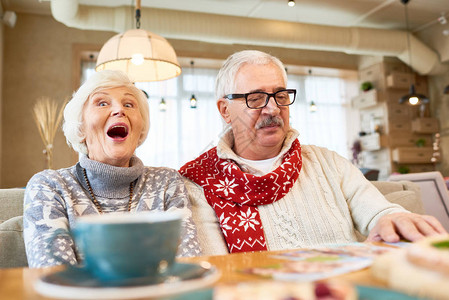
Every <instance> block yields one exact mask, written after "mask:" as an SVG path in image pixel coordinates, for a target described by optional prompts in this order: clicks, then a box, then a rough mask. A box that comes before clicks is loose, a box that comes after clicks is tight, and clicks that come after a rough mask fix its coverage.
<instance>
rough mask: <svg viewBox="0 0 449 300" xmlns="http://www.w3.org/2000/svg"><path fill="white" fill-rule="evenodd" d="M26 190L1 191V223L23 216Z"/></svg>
mask: <svg viewBox="0 0 449 300" xmlns="http://www.w3.org/2000/svg"><path fill="white" fill-rule="evenodd" d="M24 194H25V189H20V188H14V189H0V223H1V222H4V221H6V220H8V219H10V218H12V217H16V216H20V215H22V214H23V196H24Z"/></svg>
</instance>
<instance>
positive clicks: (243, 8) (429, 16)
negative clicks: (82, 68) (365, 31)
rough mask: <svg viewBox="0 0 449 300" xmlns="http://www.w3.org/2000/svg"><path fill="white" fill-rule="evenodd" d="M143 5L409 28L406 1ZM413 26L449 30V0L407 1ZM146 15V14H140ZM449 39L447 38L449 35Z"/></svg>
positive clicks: (45, 6) (33, 6)
mask: <svg viewBox="0 0 449 300" xmlns="http://www.w3.org/2000/svg"><path fill="white" fill-rule="evenodd" d="M141 2H142V6H143V7H154V8H162V9H172V10H184V11H192V12H202V13H211V14H222V15H228V16H240V17H249V18H261V19H273V20H282V21H290V22H298V23H309V24H322V25H330V26H343V27H370V28H381V29H405V13H404V5H403V4H402V3H401V2H400V0H296V5H295V6H294V7H289V6H287V0H188V1H186V0H142V1H141ZM1 3H2V5H3V8H4V10H13V11H17V12H29V13H40V14H50V1H49V0H2V1H1ZM79 3H80V4H83V5H94V6H134V5H135V1H133V0H107V1H105V0H79ZM407 7H408V14H409V24H410V25H409V27H410V29H411V31H413V32H414V33H418V32H420V31H422V30H424V29H426V28H428V27H430V26H435V27H437V28H438V29H441V32H443V30H448V35H449V22H447V23H446V24H444V25H443V24H440V22H439V21H438V18H439V17H441V16H447V18H448V19H449V1H448V0H410V2H409V3H408V4H407ZM142 17H144V16H142ZM448 38H449V37H448Z"/></svg>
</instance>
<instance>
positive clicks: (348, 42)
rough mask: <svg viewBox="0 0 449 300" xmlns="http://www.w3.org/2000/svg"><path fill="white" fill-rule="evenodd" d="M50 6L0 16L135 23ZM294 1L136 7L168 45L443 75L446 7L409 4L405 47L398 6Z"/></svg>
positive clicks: (18, 5) (23, 0) (18, 4)
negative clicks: (364, 59) (317, 54)
mask: <svg viewBox="0 0 449 300" xmlns="http://www.w3.org/2000/svg"><path fill="white" fill-rule="evenodd" d="M53 1H54V2H53V4H50V3H51V1H50V0H0V3H1V4H2V8H3V11H5V10H12V11H15V12H18V13H33V14H46V15H53V17H54V18H55V19H56V20H58V21H60V22H62V23H64V24H66V25H67V26H70V27H75V28H79V29H94V30H106V31H115V32H118V33H119V32H124V31H125V30H127V29H130V28H131V27H132V26H133V24H135V21H134V5H135V0H107V1H106V0H53ZM295 1H296V5H295V6H294V7H289V6H288V5H287V0H141V3H142V28H145V29H149V28H151V30H152V31H153V32H155V33H157V34H160V35H162V36H164V37H166V38H168V39H172V40H173V39H177V40H189V41H197V42H208V43H212V44H214V43H215V44H223V45H224V44H240V45H245V44H246V45H253V46H257V45H261V46H266V47H282V48H284V49H304V50H313V51H332V52H339V53H345V54H349V55H375V56H376V55H381V56H390V57H397V58H399V59H400V60H402V61H403V62H405V63H406V64H409V65H411V62H412V61H413V65H411V66H412V68H413V69H414V70H415V71H417V72H418V73H420V74H437V73H442V72H446V71H447V70H448V69H449V64H448V63H447V62H449V0H410V2H409V3H408V4H407V5H406V8H407V11H408V19H409V26H408V27H409V29H410V31H411V32H413V36H411V37H410V45H411V46H410V47H408V46H407V39H408V37H407V35H406V34H405V32H404V30H405V29H406V27H407V26H406V22H405V9H404V4H402V3H401V1H400V0H295ZM73 3H76V6H75V8H74V6H72V4H73ZM50 5H51V6H52V9H50ZM78 5H79V7H81V6H82V7H83V9H82V12H81V13H80V10H78V13H76V12H77V8H76V7H78ZM56 6H58V7H59V9H56V8H55V7H56ZM127 7H128V8H129V14H128V8H127ZM56 12H58V13H57V15H56V14H55V13H56ZM72 12H75V13H76V14H77V16H76V17H75V18H74V19H71V18H72ZM98 12H100V13H98ZM67 16H69V18H67ZM446 18H447V19H448V20H447V21H446ZM264 19H266V21H264ZM173 20H176V22H173ZM18 22H20V17H19V19H18ZM118 25H120V26H118ZM323 25H324V26H323ZM410 49H412V50H413V51H411V50H410ZM332 59H333V60H338V58H332ZM332 59H331V60H332ZM442 64H445V65H444V66H443V65H442Z"/></svg>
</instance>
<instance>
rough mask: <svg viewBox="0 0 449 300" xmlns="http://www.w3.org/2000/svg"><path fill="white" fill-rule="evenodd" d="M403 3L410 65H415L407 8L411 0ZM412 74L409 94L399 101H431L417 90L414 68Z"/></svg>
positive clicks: (402, 1) (416, 102)
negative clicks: (413, 62)
mask: <svg viewBox="0 0 449 300" xmlns="http://www.w3.org/2000/svg"><path fill="white" fill-rule="evenodd" d="M400 1H401V3H402V4H404V12H405V26H406V30H407V50H408V59H409V64H410V67H413V64H412V53H411V51H412V48H411V46H410V34H411V33H410V30H409V22H408V10H407V3H408V2H409V0H400ZM410 76H411V85H410V89H409V92H408V94H406V95H404V96H402V97H401V98H400V99H399V103H401V104H402V103H404V102H408V103H409V104H411V105H418V104H420V105H424V104H426V103H429V98H427V97H426V96H424V95H423V94H418V93H417V92H416V90H415V84H414V82H415V79H414V75H413V70H410Z"/></svg>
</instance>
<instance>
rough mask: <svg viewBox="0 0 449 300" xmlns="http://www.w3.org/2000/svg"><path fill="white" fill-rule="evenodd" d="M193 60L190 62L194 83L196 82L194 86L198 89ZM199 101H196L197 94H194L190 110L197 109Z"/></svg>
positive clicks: (191, 98)
mask: <svg viewBox="0 0 449 300" xmlns="http://www.w3.org/2000/svg"><path fill="white" fill-rule="evenodd" d="M193 64H194V63H193V60H192V61H190V66H191V68H192V71H191V72H192V79H193V80H192V81H194V84H193V86H194V87H196V84H195V83H196V78H195V74H194V68H193ZM197 102H198V100H196V97H195V94H192V97H190V108H196V104H197Z"/></svg>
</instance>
